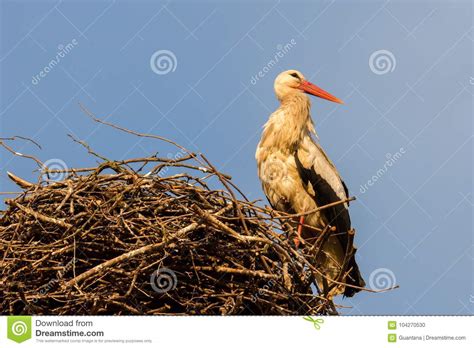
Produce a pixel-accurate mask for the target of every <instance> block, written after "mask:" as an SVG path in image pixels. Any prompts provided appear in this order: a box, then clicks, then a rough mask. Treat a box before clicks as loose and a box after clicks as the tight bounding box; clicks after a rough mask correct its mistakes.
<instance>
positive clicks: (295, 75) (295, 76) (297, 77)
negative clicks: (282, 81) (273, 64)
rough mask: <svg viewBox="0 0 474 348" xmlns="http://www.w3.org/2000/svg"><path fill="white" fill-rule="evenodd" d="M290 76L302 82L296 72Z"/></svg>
mask: <svg viewBox="0 0 474 348" xmlns="http://www.w3.org/2000/svg"><path fill="white" fill-rule="evenodd" d="M290 76H293V77H294V78H296V79H298V80H300V77H299V76H298V74H297V73H295V72H294V73H292V74H290Z"/></svg>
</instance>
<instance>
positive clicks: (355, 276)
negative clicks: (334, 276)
mask: <svg viewBox="0 0 474 348" xmlns="http://www.w3.org/2000/svg"><path fill="white" fill-rule="evenodd" d="M349 267H350V268H351V272H350V273H349V275H348V276H347V277H346V284H348V285H354V286H358V287H361V288H363V287H364V286H365V281H364V279H362V275H361V274H360V271H359V266H358V265H357V262H356V260H355V252H354V256H352V260H351V262H350V264H349ZM359 291H361V289H357V288H353V287H351V286H346V287H345V289H344V296H345V297H352V296H354V295H355V294H356V293H358V292H359Z"/></svg>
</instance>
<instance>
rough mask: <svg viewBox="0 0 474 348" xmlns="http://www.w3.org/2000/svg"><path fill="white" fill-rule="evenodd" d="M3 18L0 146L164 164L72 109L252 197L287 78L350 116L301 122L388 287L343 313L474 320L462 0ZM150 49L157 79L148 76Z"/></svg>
mask: <svg viewBox="0 0 474 348" xmlns="http://www.w3.org/2000/svg"><path fill="white" fill-rule="evenodd" d="M0 11H1V24H0V28H1V29H0V44H1V47H0V73H1V79H0V80H1V84H0V120H1V123H0V125H1V136H3V137H4V136H11V135H23V136H28V137H31V138H34V139H35V140H36V141H38V142H39V143H40V144H42V145H43V149H42V150H39V149H36V148H35V147H34V146H32V145H30V144H24V143H21V142H20V143H18V144H17V148H18V150H19V151H21V152H24V153H32V154H35V155H37V156H39V157H40V158H42V159H43V160H48V159H51V160H53V162H54V161H55V159H60V160H62V161H63V162H65V163H66V165H67V166H68V167H75V166H87V165H89V164H92V163H93V159H91V158H90V156H88V155H87V154H86V153H85V151H84V150H83V149H82V148H80V147H79V146H78V145H77V144H74V143H72V142H71V140H70V139H69V138H68V137H67V134H73V135H75V136H76V137H77V138H79V139H84V140H87V142H88V143H89V144H90V145H91V146H92V147H93V148H94V149H96V150H97V151H98V152H100V153H102V154H104V155H106V156H108V157H110V158H124V157H132V156H142V155H145V154H150V153H154V152H156V151H160V153H161V154H165V155H167V156H174V155H175V153H176V150H175V149H172V148H167V147H165V146H162V144H159V147H157V146H158V144H157V143H156V142H153V141H146V140H141V141H138V140H137V139H136V138H134V137H131V136H127V135H123V134H120V133H117V132H116V131H113V130H110V129H107V128H106V127H97V125H96V124H94V123H93V122H91V121H90V120H89V119H88V118H87V117H85V116H84V115H83V113H82V112H81V111H80V109H79V107H78V103H82V104H84V105H85V106H86V107H87V108H88V109H90V110H91V111H92V112H94V113H95V114H96V115H97V116H99V117H102V118H108V120H109V121H111V122H113V123H116V124H120V125H122V126H124V127H128V128H132V129H135V130H138V131H143V132H151V133H155V134H158V135H162V136H165V137H168V138H171V139H173V140H175V141H177V142H178V143H180V144H182V145H184V146H186V147H188V148H189V149H191V150H194V151H201V152H203V153H204V154H206V156H207V157H208V158H209V159H210V160H211V161H212V162H213V163H214V164H215V165H216V166H217V167H218V168H219V169H220V170H221V171H223V172H225V173H228V174H230V175H232V176H233V178H234V180H235V182H236V183H237V184H238V185H239V186H240V188H241V189H242V190H243V191H244V192H246V193H247V194H248V196H249V197H250V198H251V199H264V195H263V192H262V191H261V189H260V183H259V181H258V178H257V173H256V164H255V160H254V152H255V147H256V144H257V142H258V140H259V135H260V130H261V126H262V125H263V124H264V123H265V122H266V120H267V118H268V115H269V114H270V113H271V112H272V111H273V110H274V109H276V108H277V107H278V103H277V100H276V99H275V97H274V93H273V80H274V78H275V76H276V75H277V74H278V73H279V72H281V71H283V70H286V69H289V68H295V69H298V70H300V71H301V72H303V74H305V75H306V77H307V78H308V79H310V80H311V81H313V82H314V83H316V84H318V85H319V86H321V87H323V88H324V89H326V90H328V91H329V92H331V93H332V94H334V95H336V96H337V97H339V98H341V99H343V100H344V101H345V103H346V104H345V105H343V106H340V105H336V104H332V103H329V102H326V101H322V100H316V99H314V100H313V108H312V115H313V119H314V121H315V123H316V130H317V132H318V134H319V137H320V141H321V144H322V145H323V147H324V148H325V150H326V151H327V153H328V154H329V156H330V157H331V158H332V159H333V161H334V162H335V164H336V165H337V167H338V169H339V171H340V173H341V175H342V176H343V178H344V180H345V182H346V184H347V186H348V187H349V190H350V191H351V192H352V194H354V195H356V196H357V197H358V200H357V201H356V202H354V203H353V204H351V214H352V221H353V224H354V226H355V227H356V229H357V237H356V243H357V245H358V246H359V251H358V255H357V256H358V262H359V265H360V268H361V270H362V273H363V275H364V277H365V279H366V281H367V283H369V280H370V279H372V280H373V281H372V286H373V287H377V286H383V284H384V281H387V282H388V283H394V282H395V283H396V284H399V285H400V288H399V289H397V290H394V291H391V292H388V293H380V294H372V293H362V294H359V295H357V296H356V297H355V298H353V299H346V300H343V299H339V303H340V304H342V305H345V306H352V308H351V309H345V310H343V311H342V312H343V313H345V314H355V315H357V314H472V313H473V307H474V303H473V302H474V290H473V287H474V284H473V283H474V280H473V257H474V252H473V223H472V212H473V197H472V187H473V182H472V177H473V175H472V174H473V173H472V170H473V168H472V159H473V147H472V136H473V133H472V129H473V127H472V115H473V95H474V72H473V51H472V44H473V40H474V30H473V26H472V4H471V3H470V1H467V0H466V1H449V2H447V1H395V0H392V1H365V2H361V1H358V2H355V1H342V0H341V1H338V0H336V1H334V0H328V1H307V2H305V1H300V2H286V1H280V2H275V1H252V2H250V1H229V2H227V1H219V2H217V1H215V2H214V1H205V2H198V1H193V2H191V1H171V2H159V1H153V2H152V1H113V0H110V1H94V2H92V1H80V2H79V1H4V0H3V1H1V7H0ZM285 47H286V49H285ZM288 48H289V49H288ZM66 50H67V53H64V52H65V51H66ZM158 51H169V52H160V53H157V55H160V54H163V53H164V54H165V55H166V54H167V55H168V57H170V59H171V60H170V63H171V67H170V71H169V72H168V71H167V70H168V69H167V67H166V66H165V65H163V66H161V65H157V64H158V63H157V61H156V60H155V61H154V64H155V65H153V64H151V63H150V59H151V57H152V56H153V55H154V54H155V53H156V52H158ZM282 51H284V52H283V53H282ZM58 52H63V53H61V55H59V58H58V57H57V56H58ZM275 56H277V57H278V62H276V58H275ZM165 59H166V58H165ZM51 60H56V64H53V65H50V61H51ZM162 62H164V61H162ZM152 65H153V68H154V69H152ZM46 67H48V69H45V68H46ZM157 71H158V72H159V74H157V73H156V72H157ZM259 72H261V73H260V77H259V79H258V81H255V79H252V77H253V76H255V75H258V74H259ZM37 75H38V76H40V79H38V78H36V80H35V79H34V76H37ZM0 156H1V163H0V164H1V171H0V191H10V190H14V189H15V187H14V186H13V185H12V184H11V183H10V182H9V181H8V179H7V178H6V174H5V172H6V170H9V171H12V172H14V173H16V174H17V175H20V176H22V177H25V178H26V179H33V178H34V177H35V174H34V173H32V170H33V168H34V166H33V164H32V163H31V162H29V161H27V160H25V159H19V158H14V157H12V156H11V155H10V154H8V153H6V152H5V151H2V152H1V154H0ZM389 163H390V164H389ZM369 180H370V183H369ZM361 187H362V188H361Z"/></svg>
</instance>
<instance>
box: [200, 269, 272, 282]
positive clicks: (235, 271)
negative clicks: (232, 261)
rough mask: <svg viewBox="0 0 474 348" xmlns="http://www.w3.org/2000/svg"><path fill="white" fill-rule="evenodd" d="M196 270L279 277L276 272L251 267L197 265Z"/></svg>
mask: <svg viewBox="0 0 474 348" xmlns="http://www.w3.org/2000/svg"><path fill="white" fill-rule="evenodd" d="M195 268H196V270H198V271H215V272H219V273H232V274H242V275H249V276H253V277H259V278H265V279H278V276H277V275H275V274H268V273H265V272H263V271H252V270H249V269H238V268H230V267H224V266H214V267H213V266H196V267H195Z"/></svg>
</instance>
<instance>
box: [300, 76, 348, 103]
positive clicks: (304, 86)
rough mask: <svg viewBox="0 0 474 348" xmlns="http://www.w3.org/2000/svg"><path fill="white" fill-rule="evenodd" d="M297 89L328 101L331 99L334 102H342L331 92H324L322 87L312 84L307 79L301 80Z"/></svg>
mask: <svg viewBox="0 0 474 348" xmlns="http://www.w3.org/2000/svg"><path fill="white" fill-rule="evenodd" d="M298 88H299V89H301V90H303V91H304V92H306V93H309V94H312V95H314V96H316V97H319V98H323V99H326V100H329V101H332V102H334V103H339V104H344V102H343V101H342V100H341V99H339V98H336V97H335V96H333V95H332V94H331V93H328V92H326V91H325V90H324V89H322V88H319V87H318V86H316V85H313V84H312V83H311V82H309V81H303V82H301V84H300V86H299V87H298Z"/></svg>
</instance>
